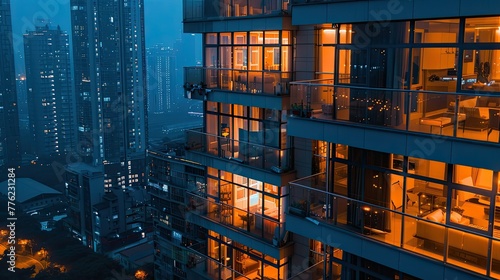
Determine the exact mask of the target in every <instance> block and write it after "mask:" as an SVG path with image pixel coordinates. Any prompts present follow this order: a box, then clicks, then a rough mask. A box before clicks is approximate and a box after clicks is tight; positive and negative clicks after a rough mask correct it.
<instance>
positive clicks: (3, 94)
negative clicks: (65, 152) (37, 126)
mask: <svg viewBox="0 0 500 280" xmlns="http://www.w3.org/2000/svg"><path fill="white" fill-rule="evenodd" d="M0 53H1V54H2V55H0V166H7V165H9V166H15V165H17V164H19V163H20V161H21V156H20V153H19V145H20V143H19V142H20V140H19V116H18V107H17V94H16V77H15V70H14V68H15V67H14V49H13V46H12V20H11V10H10V0H1V1H0Z"/></svg>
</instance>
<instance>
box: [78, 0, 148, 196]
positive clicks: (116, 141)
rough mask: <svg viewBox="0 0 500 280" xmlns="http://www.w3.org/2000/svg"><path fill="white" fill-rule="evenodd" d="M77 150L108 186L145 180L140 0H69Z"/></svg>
mask: <svg viewBox="0 0 500 280" xmlns="http://www.w3.org/2000/svg"><path fill="white" fill-rule="evenodd" d="M71 19H72V30H73V55H74V74H75V79H74V82H75V90H76V92H75V95H76V103H77V129H78V131H77V135H78V145H77V146H76V147H77V149H78V150H77V151H76V152H77V153H78V154H79V155H80V157H81V158H82V159H83V161H84V162H86V163H88V164H91V165H94V166H103V167H104V174H105V175H104V176H105V184H104V186H105V188H106V189H107V190H109V188H111V187H120V188H124V187H126V186H141V185H142V184H143V176H144V167H145V156H146V146H147V126H146V124H147V114H146V104H147V103H146V102H147V97H146V63H145V47H144V45H145V44H144V6H143V1H142V0H131V1H130V0H129V1H126V0H118V1H86V0H72V1H71Z"/></svg>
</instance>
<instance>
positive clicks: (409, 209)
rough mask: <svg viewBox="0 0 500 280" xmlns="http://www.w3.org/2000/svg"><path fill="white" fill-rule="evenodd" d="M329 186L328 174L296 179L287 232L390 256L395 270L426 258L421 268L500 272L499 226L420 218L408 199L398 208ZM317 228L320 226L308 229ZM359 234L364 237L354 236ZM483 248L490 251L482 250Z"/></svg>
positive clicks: (362, 252)
mask: <svg viewBox="0 0 500 280" xmlns="http://www.w3.org/2000/svg"><path fill="white" fill-rule="evenodd" d="M325 189H326V183H325V174H324V173H321V174H316V175H313V176H310V177H306V178H302V179H299V180H297V181H294V182H290V197H289V204H288V214H289V215H288V216H287V230H290V231H293V232H296V233H297V234H301V235H304V236H306V237H310V238H314V239H316V240H324V241H325V242H327V243H328V242H335V244H333V245H336V246H335V247H338V246H341V248H342V249H343V250H344V251H346V252H350V253H353V254H358V255H366V256H368V255H372V257H373V258H377V254H379V255H382V254H384V255H386V256H387V261H384V262H386V263H385V264H384V265H388V266H390V267H393V268H397V266H398V263H399V262H401V261H408V263H415V261H418V262H422V264H419V266H420V267H421V266H422V265H424V263H426V265H429V267H430V266H436V267H441V263H442V262H445V263H447V264H451V265H452V266H454V267H455V268H459V267H460V268H465V269H467V270H468V271H472V272H475V273H479V274H482V275H485V274H486V275H489V276H491V277H494V278H497V277H498V276H500V274H499V273H500V259H498V258H499V257H498V255H497V253H498V252H500V242H499V241H498V233H497V231H496V230H494V231H493V233H491V232H486V231H478V230H477V229H476V228H475V227H474V226H469V225H466V224H464V225H462V224H460V225H459V224H457V223H453V222H446V221H442V222H434V221H432V220H429V219H426V217H421V216H419V215H418V212H417V210H416V207H417V206H414V205H412V204H411V203H408V202H406V201H405V202H403V206H402V207H401V208H398V209H397V210H394V209H392V208H389V207H384V206H381V205H376V204H373V203H367V202H365V201H362V200H357V199H353V198H349V197H346V196H343V195H340V194H336V193H331V192H327V191H325ZM401 196H402V197H400V198H399V199H401V200H402V201H404V199H403V193H401ZM391 199H393V197H392V196H391ZM414 208H415V209H414ZM448 211H450V210H448ZM311 226H317V227H318V228H317V230H315V231H311V230H303V229H305V228H310V227H311ZM318 233H320V234H318ZM353 233H354V236H358V237H357V238H353ZM339 244H341V245H339ZM330 245H332V244H330ZM479 247H481V248H484V250H483V249H481V250H479V251H478V250H476V248H479ZM488 248H490V249H488ZM489 250H491V254H488V252H489ZM370 252H377V253H376V254H372V253H370ZM474 252H477V253H474ZM415 254H417V255H415ZM473 255H474V260H472V256H473ZM390 259H394V260H396V259H397V260H398V261H397V262H391V261H390ZM431 260H432V261H431ZM440 269H442V267H441V268H440ZM488 271H489V272H488ZM415 276H418V273H417V274H415ZM419 277H420V276H419Z"/></svg>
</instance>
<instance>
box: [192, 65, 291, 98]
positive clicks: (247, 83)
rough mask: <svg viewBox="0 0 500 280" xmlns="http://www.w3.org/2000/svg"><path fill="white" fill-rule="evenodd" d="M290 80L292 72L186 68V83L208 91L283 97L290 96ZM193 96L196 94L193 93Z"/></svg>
mask: <svg viewBox="0 0 500 280" xmlns="http://www.w3.org/2000/svg"><path fill="white" fill-rule="evenodd" d="M290 80H291V73H290V72H280V71H250V70H237V69H225V68H207V67H185V68H184V82H185V83H186V84H190V85H194V84H196V85H200V84H203V86H204V87H206V88H207V89H219V90H226V91H235V92H246V93H255V94H271V95H283V94H288V83H289V82H290ZM192 94H196V93H195V92H193V93H192ZM192 98H193V97H192Z"/></svg>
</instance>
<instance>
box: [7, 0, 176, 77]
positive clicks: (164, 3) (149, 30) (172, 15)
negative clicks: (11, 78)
mask: <svg viewBox="0 0 500 280" xmlns="http://www.w3.org/2000/svg"><path fill="white" fill-rule="evenodd" d="M99 1H109V0H99ZM144 1H145V3H144V16H145V24H146V46H150V45H153V44H158V43H165V44H167V45H172V44H173V42H174V41H175V39H177V38H179V37H180V34H181V32H182V1H180V0H144ZM11 6H12V32H13V41H14V51H15V53H16V54H17V56H16V57H19V56H18V55H19V54H22V53H24V52H23V50H24V46H23V39H22V38H23V37H22V36H23V33H24V32H26V30H27V29H29V30H33V29H34V26H35V24H36V23H38V19H40V18H41V19H45V20H47V19H48V20H49V21H50V22H51V24H52V25H53V26H57V25H60V26H61V29H63V30H65V31H67V32H68V34H69V33H71V25H70V10H69V6H70V0H11ZM19 52H20V53H19ZM22 63H24V62H21V60H19V59H16V67H17V68H16V69H18V68H19V66H20V64H22ZM16 71H17V72H20V71H19V70H16Z"/></svg>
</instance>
